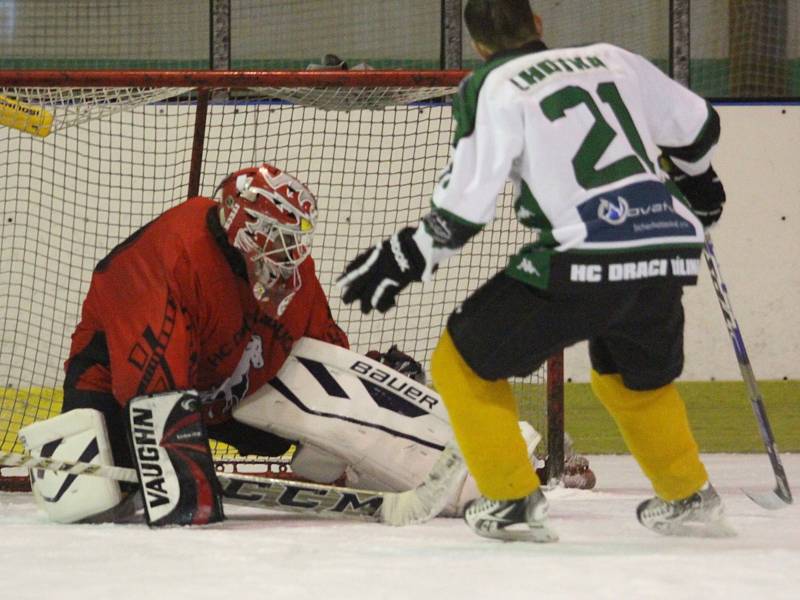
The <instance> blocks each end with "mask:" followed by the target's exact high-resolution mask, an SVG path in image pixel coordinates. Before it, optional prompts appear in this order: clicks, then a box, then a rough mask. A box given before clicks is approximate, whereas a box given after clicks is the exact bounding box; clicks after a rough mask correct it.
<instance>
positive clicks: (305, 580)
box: [0, 454, 800, 600]
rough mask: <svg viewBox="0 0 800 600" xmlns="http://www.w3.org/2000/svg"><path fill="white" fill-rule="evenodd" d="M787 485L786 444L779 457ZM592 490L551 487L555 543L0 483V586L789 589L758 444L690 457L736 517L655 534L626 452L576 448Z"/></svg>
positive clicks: (378, 592)
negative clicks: (39, 504)
mask: <svg viewBox="0 0 800 600" xmlns="http://www.w3.org/2000/svg"><path fill="white" fill-rule="evenodd" d="M782 458H783V461H784V465H785V467H786V471H787V475H788V477H789V481H790V483H793V484H794V485H795V488H794V491H795V492H796V493H798V494H800V487H798V486H800V455H784V456H783V457H782ZM590 460H591V464H592V468H593V469H594V471H595V472H596V474H597V479H598V484H597V489H596V490H593V491H578V490H565V489H556V490H553V491H551V492H550V493H549V497H550V504H551V516H552V524H553V526H554V527H555V528H556V529H557V530H558V532H559V534H560V535H561V541H560V542H558V543H556V544H545V545H539V544H530V543H519V542H518V543H502V542H495V541H491V540H485V539H482V538H479V537H477V536H475V535H474V534H473V533H472V532H470V531H469V530H468V529H467V527H466V526H465V525H464V524H463V522H461V520H459V519H436V520H435V521H433V522H432V523H429V524H426V525H421V526H415V527H407V528H390V527H388V526H384V525H377V524H368V523H360V522H342V521H334V520H327V519H326V520H322V519H318V518H300V517H298V516H296V515H294V514H288V513H277V512H265V511H255V510H252V509H242V508H230V509H228V514H229V517H230V519H229V520H228V521H226V522H225V523H223V524H220V525H218V526H213V527H208V528H205V529H192V530H190V529H164V530H149V529H147V527H146V526H144V525H124V526H123V525H69V526H67V525H56V524H52V523H48V522H47V521H46V520H45V519H44V518H43V516H42V515H41V514H39V513H38V512H37V510H36V508H35V506H34V504H33V500H32V498H31V497H30V495H28V494H10V493H6V494H0V598H4V599H8V600H22V599H36V600H50V599H58V600H61V599H63V600H69V599H81V600H86V599H92V600H96V599H97V600H104V599H111V600H126V599H129V598H131V599H132V598H137V599H139V598H141V599H144V600H173V599H184V598H185V599H191V600H202V599H214V600H221V599H228V598H230V599H236V600H239V599H251V598H252V599H259V600H276V599H283V598H293V599H305V598H322V599H326V600H327V599H335V598H347V599H348V600H358V599H362V598H364V599H366V598H370V599H372V598H376V599H377V598H381V599H382V598H397V599H415V600H426V599H429V598H430V599H435V600H445V599H459V600H460V599H466V598H492V599H494V598H497V599H500V600H508V599H514V598H525V599H535V598H542V599H546V600H556V599H562V598H565V599H570V600H573V599H582V598H592V599H604V598H608V599H614V600H620V599H634V600H639V599H642V600H656V599H661V598H663V599H668V600H684V599H688V600H691V599H695V598H696V599H698V600H712V599H717V598H719V599H723V598H724V599H726V600H730V599H738V598H748V599H767V600H781V599H790V598H791V599H793V600H796V599H800V505H798V504H795V505H792V506H789V507H787V508H785V509H782V510H778V511H766V510H764V509H762V508H760V507H759V506H757V505H755V504H753V503H752V502H751V501H750V500H749V499H748V498H747V497H746V496H744V495H743V494H742V492H741V489H740V488H741V487H742V486H747V487H757V488H760V489H762V490H767V489H770V488H771V487H772V486H773V484H774V480H773V479H772V477H771V471H770V467H769V463H768V461H767V458H766V456H764V455H731V454H728V455H720V454H716V455H708V456H706V457H704V460H705V462H706V465H707V467H708V470H709V472H710V474H711V478H712V481H713V482H714V483H715V485H716V487H717V489H718V490H719V492H720V493H721V495H722V496H723V498H724V501H725V503H726V506H727V511H728V517H729V521H730V522H731V524H732V525H733V526H734V527H735V528H736V529H737V531H738V537H736V538H731V539H697V538H692V539H687V538H666V537H661V536H658V535H656V534H654V533H652V532H650V531H648V530H646V529H644V528H643V527H641V526H640V525H639V524H638V523H637V522H636V519H635V516H634V510H635V508H636V505H637V504H638V502H639V501H641V500H642V499H644V498H646V497H647V496H649V495H650V492H649V487H648V484H647V481H646V480H645V479H644V477H643V476H642V475H641V473H640V472H639V470H638V468H637V467H636V465H635V463H634V462H633V461H632V459H631V458H630V457H627V456H598V457H590Z"/></svg>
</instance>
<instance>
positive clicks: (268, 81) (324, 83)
mask: <svg viewBox="0 0 800 600" xmlns="http://www.w3.org/2000/svg"><path fill="white" fill-rule="evenodd" d="M468 74H469V71H462V70H458V71H456V70H453V71H398V70H388V69H380V70H379V69H375V70H370V71H192V70H175V71H87V70H76V71H56V70H0V86H6V87H10V86H16V87H44V86H49V87H73V88H90V87H133V86H136V87H192V88H203V87H205V88H215V87H218V88H225V87H228V88H248V87H301V88H302V87H308V88H320V87H389V88H391V87H457V86H458V84H459V83H460V82H461V80H462V79H463V78H464V77H466V76H467V75H468Z"/></svg>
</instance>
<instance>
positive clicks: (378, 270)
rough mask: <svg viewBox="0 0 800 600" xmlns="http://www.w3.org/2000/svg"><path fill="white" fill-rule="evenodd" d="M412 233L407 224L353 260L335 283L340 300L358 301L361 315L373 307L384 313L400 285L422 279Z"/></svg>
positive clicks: (421, 265)
mask: <svg viewBox="0 0 800 600" xmlns="http://www.w3.org/2000/svg"><path fill="white" fill-rule="evenodd" d="M415 232H416V228H414V227H406V228H405V229H402V230H400V231H398V232H397V233H395V234H394V235H393V236H392V237H390V238H389V239H388V240H385V241H384V242H383V243H382V244H378V245H376V246H375V247H374V248H371V249H370V250H367V251H366V252H363V253H362V254H359V255H358V256H357V257H356V258H355V259H353V261H352V262H351V263H350V264H349V265H347V268H346V269H345V272H344V273H343V274H342V276H341V277H339V280H338V281H337V282H336V285H337V286H339V289H340V290H341V291H342V301H343V302H344V303H345V304H350V303H351V302H354V301H355V300H360V301H361V312H363V313H364V314H369V312H370V311H371V310H372V309H373V308H375V309H377V310H378V311H380V312H382V313H383V312H386V311H387V310H389V309H390V308H391V307H393V306H394V305H395V297H396V296H397V294H398V293H400V291H401V290H402V289H403V288H405V287H406V286H407V285H408V284H409V283H411V282H412V281H421V280H422V273H423V271H424V270H425V258H424V257H423V256H422V253H421V252H420V251H419V248H418V247H417V243H416V242H415V241H414V238H413V236H414V233H415Z"/></svg>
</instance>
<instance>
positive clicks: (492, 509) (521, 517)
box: [464, 489, 558, 543]
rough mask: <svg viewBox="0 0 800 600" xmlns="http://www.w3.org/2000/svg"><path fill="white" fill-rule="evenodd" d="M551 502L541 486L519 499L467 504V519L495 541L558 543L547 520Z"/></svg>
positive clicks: (474, 528) (465, 518)
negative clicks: (549, 502) (548, 501)
mask: <svg viewBox="0 0 800 600" xmlns="http://www.w3.org/2000/svg"><path fill="white" fill-rule="evenodd" d="M548 510H549V504H548V503H547V498H545V497H544V494H543V493H542V490H541V489H538V490H536V491H535V492H533V493H532V494H531V495H530V496H526V497H525V498H520V499H518V500H490V499H489V498H484V497H481V498H478V499H477V500H473V501H472V502H470V503H469V504H468V505H467V509H466V511H465V512H464V520H465V521H466V522H467V525H469V526H470V528H471V529H472V530H473V531H474V532H475V533H477V534H478V535H480V536H483V537H487V538H492V539H495V540H505V541H521V542H540V543H541V542H557V541H558V535H557V534H556V532H555V531H553V530H552V529H550V526H549V525H548V523H547V511H548Z"/></svg>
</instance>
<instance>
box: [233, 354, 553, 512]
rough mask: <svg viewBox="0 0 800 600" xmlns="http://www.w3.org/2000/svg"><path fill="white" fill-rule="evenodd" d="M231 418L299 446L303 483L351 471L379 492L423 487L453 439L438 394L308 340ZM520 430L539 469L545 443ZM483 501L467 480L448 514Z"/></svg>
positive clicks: (355, 481)
mask: <svg viewBox="0 0 800 600" xmlns="http://www.w3.org/2000/svg"><path fill="white" fill-rule="evenodd" d="M233 416H234V417H235V418H236V419H237V420H239V421H242V422H244V423H247V424H248V425H251V426H253V427H257V428H259V429H263V430H264V431H269V432H271V433H274V434H275V435H279V436H281V437H284V438H287V439H291V440H298V441H299V442H300V455H299V456H297V457H296V458H295V459H294V460H293V461H292V465H291V466H292V470H293V471H295V472H298V468H299V469H300V470H302V471H303V473H302V474H301V476H303V477H306V478H308V479H311V480H312V481H317V482H320V483H327V482H330V481H334V480H335V479H336V478H338V477H339V475H341V470H339V469H340V466H341V465H346V469H347V484H348V485H350V486H352V487H360V488H364V489H371V490H378V491H381V490H386V491H403V490H410V489H412V488H415V487H416V486H418V485H419V484H421V483H422V482H423V481H424V480H425V478H426V476H427V475H428V473H429V472H430V470H431V469H432V467H433V466H434V464H435V463H436V461H437V459H438V458H439V456H440V455H441V454H442V451H443V449H444V447H445V446H446V444H447V443H448V442H449V441H451V440H452V439H453V431H452V428H451V427H450V421H449V418H448V415H447V411H446V409H445V407H444V404H443V403H442V401H441V398H440V397H439V395H438V394H437V393H436V392H435V391H433V390H431V389H429V388H427V387H426V386H424V385H422V384H420V383H419V382H416V381H413V380H411V379H409V378H408V377H406V376H404V375H402V374H400V373H397V372H396V371H394V370H392V369H390V368H389V367H387V366H386V365H383V364H381V363H379V362H376V361H374V360H372V359H370V358H368V357H366V356H362V355H360V354H357V353H355V352H351V351H349V350H345V349H344V348H340V347H338V346H333V345H331V344H326V343H325V342H321V341H318V340H313V339H309V338H302V339H300V340H299V341H298V342H297V343H296V344H295V346H294V347H293V349H292V354H291V355H290V356H289V358H288V359H287V361H286V362H285V363H284V365H283V367H282V368H281V370H280V371H279V372H278V375H277V377H276V379H275V380H273V382H272V383H271V384H265V385H264V386H262V387H261V388H260V389H258V390H256V391H255V392H254V393H253V394H251V395H249V396H247V398H245V399H244V400H243V401H242V402H240V403H239V404H238V405H237V406H236V407H235V408H234V410H233ZM520 429H521V431H522V434H523V436H524V437H525V440H526V442H527V445H528V452H529V455H530V456H531V461H532V462H533V461H534V460H535V455H534V450H535V448H536V445H537V444H538V443H539V440H540V439H541V436H540V435H539V434H538V433H537V432H536V430H535V429H534V428H533V427H531V426H530V425H529V424H528V423H524V422H523V423H520ZM304 448H307V449H308V450H307V452H308V454H305V455H304V452H306V450H304ZM295 461H297V462H296V463H295ZM534 464H535V463H534ZM296 465H297V467H296ZM337 470H338V471H339V472H338V473H335V472H336V471H337ZM334 473H335V474H334ZM298 474H300V473H299V472H298ZM464 477H466V476H464ZM478 495H479V494H478V490H477V487H476V486H475V483H474V481H472V478H466V482H465V485H464V487H463V488H461V487H458V486H456V487H455V488H454V491H453V493H452V495H451V497H450V498H449V499H448V504H447V507H446V509H445V511H444V512H443V514H444V515H451V516H456V515H460V514H462V513H463V510H464V505H465V504H466V503H467V502H468V501H469V500H472V499H473V498H477V497H478Z"/></svg>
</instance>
